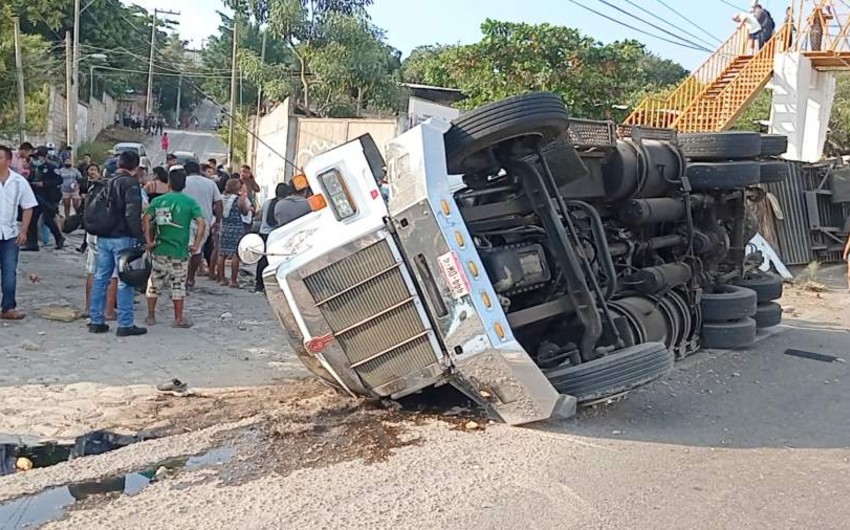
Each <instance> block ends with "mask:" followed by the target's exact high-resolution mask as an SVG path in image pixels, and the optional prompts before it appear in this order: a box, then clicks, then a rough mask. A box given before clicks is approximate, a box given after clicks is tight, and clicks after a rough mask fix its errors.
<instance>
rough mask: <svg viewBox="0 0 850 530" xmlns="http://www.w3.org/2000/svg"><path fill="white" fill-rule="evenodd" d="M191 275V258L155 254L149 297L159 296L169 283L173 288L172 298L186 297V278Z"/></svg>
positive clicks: (181, 298) (149, 282)
mask: <svg viewBox="0 0 850 530" xmlns="http://www.w3.org/2000/svg"><path fill="white" fill-rule="evenodd" d="M188 276H189V260H188V259H177V258H171V257H168V256H157V255H154V256H153V271H151V277H150V279H149V280H148V290H147V297H148V298H157V297H159V295H160V293H162V290H163V288H164V286H165V284H166V283H167V284H168V285H169V287H170V288H171V299H172V300H183V299H184V298H186V279H187V277H188Z"/></svg>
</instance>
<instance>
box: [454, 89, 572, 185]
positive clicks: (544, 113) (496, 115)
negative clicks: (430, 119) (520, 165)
mask: <svg viewBox="0 0 850 530" xmlns="http://www.w3.org/2000/svg"><path fill="white" fill-rule="evenodd" d="M569 126H570V115H569V113H568V112H567V109H566V107H565V106H564V101H563V100H562V99H561V96H559V95H558V94H553V93H549V92H539V93H532V94H525V95H522V96H514V97H512V98H508V99H504V100H502V101H497V102H495V103H490V104H489V105H485V106H483V107H480V108H477V109H475V110H473V111H471V112H468V113H466V114H464V115H463V116H461V117H460V118H458V119H456V120H455V121H454V122H453V124H452V127H451V128H450V129H449V130H448V131H446V134H445V144H446V164H447V166H448V170H449V173H450V174H453V175H463V174H475V173H482V172H485V171H489V170H492V169H493V159H492V157H491V156H490V149H491V148H492V147H495V146H497V145H498V144H500V143H502V142H505V141H507V140H511V139H514V138H520V137H527V136H536V137H539V138H540V145H545V144H548V143H549V142H551V141H552V140H554V139H555V138H557V137H558V136H560V135H562V134H563V133H564V132H565V131H566V130H567V129H568V128H569ZM530 153H531V151H530V150H529V152H527V153H525V154H526V155H527V154H530ZM496 169H498V168H496Z"/></svg>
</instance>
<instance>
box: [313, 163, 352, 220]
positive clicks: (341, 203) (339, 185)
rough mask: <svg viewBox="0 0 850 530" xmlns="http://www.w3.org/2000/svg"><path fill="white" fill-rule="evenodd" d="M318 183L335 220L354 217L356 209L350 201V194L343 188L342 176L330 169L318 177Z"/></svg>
mask: <svg viewBox="0 0 850 530" xmlns="http://www.w3.org/2000/svg"><path fill="white" fill-rule="evenodd" d="M319 182H321V183H322V187H323V188H324V189H325V193H326V194H327V198H328V202H329V203H330V206H331V209H332V210H333V212H334V215H335V216H336V218H337V219H338V220H340V221H342V220H344V219H348V218H349V217H354V215H355V214H356V213H357V207H356V206H355V204H354V202H353V201H352V200H351V194H350V193H348V188H347V187H346V186H345V181H344V180H343V178H342V175H341V174H340V172H339V171H337V170H336V169H332V170H330V171H327V172H325V173H322V174H321V175H319Z"/></svg>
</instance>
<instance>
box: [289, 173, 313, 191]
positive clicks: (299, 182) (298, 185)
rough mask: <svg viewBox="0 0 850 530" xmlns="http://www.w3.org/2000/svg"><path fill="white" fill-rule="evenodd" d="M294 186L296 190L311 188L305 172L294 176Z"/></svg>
mask: <svg viewBox="0 0 850 530" xmlns="http://www.w3.org/2000/svg"><path fill="white" fill-rule="evenodd" d="M292 187H293V188H295V191H301V190H305V189H307V188H309V187H310V183H309V182H308V181H307V176H306V175H304V173H298V174H297V175H295V176H294V177H292Z"/></svg>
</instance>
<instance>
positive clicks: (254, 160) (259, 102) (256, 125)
mask: <svg viewBox="0 0 850 530" xmlns="http://www.w3.org/2000/svg"><path fill="white" fill-rule="evenodd" d="M267 35H268V30H267V29H264V30H263V47H262V48H261V49H260V65H261V66H263V65H265V64H266V36H267ZM262 110H263V85H262V84H260V85H259V86H258V87H257V116H256V117H255V118H254V138H259V137H260V114H261V113H262ZM251 166H253V167H254V168H256V166H257V149H256V146H255V147H254V152H253V153H251Z"/></svg>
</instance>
